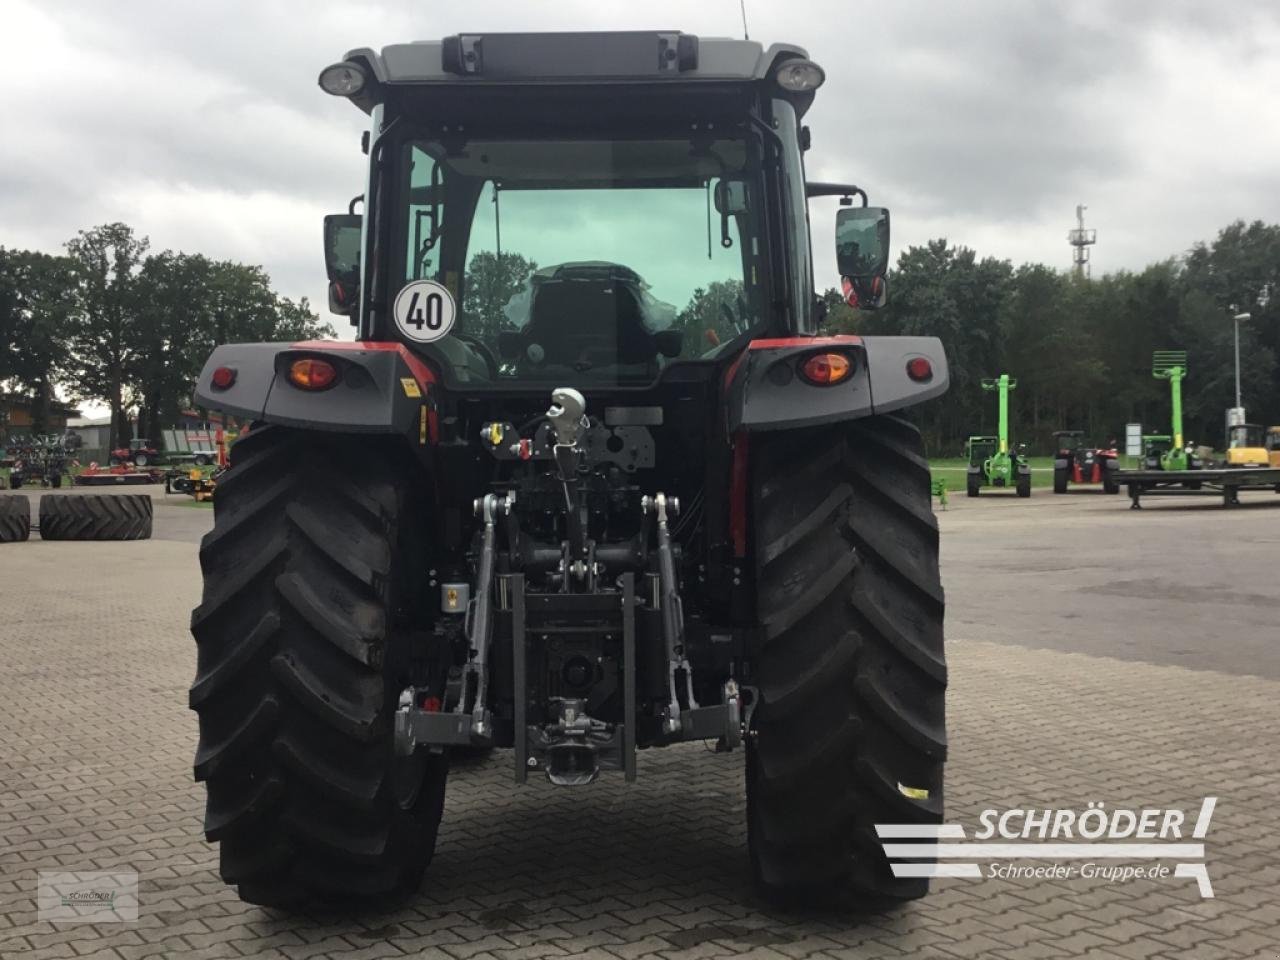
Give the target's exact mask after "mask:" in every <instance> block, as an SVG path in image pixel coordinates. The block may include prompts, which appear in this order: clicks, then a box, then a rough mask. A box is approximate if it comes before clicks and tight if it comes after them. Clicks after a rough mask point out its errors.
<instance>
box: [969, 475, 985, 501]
mask: <svg viewBox="0 0 1280 960" xmlns="http://www.w3.org/2000/svg"><path fill="white" fill-rule="evenodd" d="M981 489H982V480H981V479H980V478H979V477H978V476H977V475H976V474H972V473H971V474H969V475H968V477H967V478H966V482H965V492H966V493H967V494H968V495H969V496H971V497H976V496H977V495H978V491H979V490H981Z"/></svg>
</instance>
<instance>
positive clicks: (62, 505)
mask: <svg viewBox="0 0 1280 960" xmlns="http://www.w3.org/2000/svg"><path fill="white" fill-rule="evenodd" d="M151 511H152V507H151V497H150V496H149V495H148V494H145V493H122V494H114V493H86V494H71V493H66V494H63V493H46V494H45V495H44V496H42V497H41V498H40V539H41V540H148V539H150V537H151Z"/></svg>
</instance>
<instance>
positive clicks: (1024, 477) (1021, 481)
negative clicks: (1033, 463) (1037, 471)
mask: <svg viewBox="0 0 1280 960" xmlns="http://www.w3.org/2000/svg"><path fill="white" fill-rule="evenodd" d="M1016 489H1017V492H1018V496H1020V497H1029V496H1031V474H1029V473H1020V474H1018V480H1017V487H1016Z"/></svg>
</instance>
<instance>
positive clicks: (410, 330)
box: [392, 280, 457, 343]
mask: <svg viewBox="0 0 1280 960" xmlns="http://www.w3.org/2000/svg"><path fill="white" fill-rule="evenodd" d="M392 312H393V313H394V314H395V318H396V326H397V327H399V329H400V332H401V333H403V334H404V335H405V336H406V337H408V338H409V339H410V340H413V341H415V342H416V343H431V342H432V341H433V340H439V339H440V338H441V337H443V336H444V335H445V334H446V333H448V332H449V331H450V330H451V329H452V328H453V321H454V317H455V316H456V315H457V310H456V308H455V304H454V302H453V295H452V294H450V293H449V290H448V288H447V287H445V286H444V285H443V284H439V283H436V282H435V281H434V280H415V281H413V283H408V284H405V286H404V287H402V288H401V289H400V292H399V293H398V294H396V302H395V305H394V307H393V309H392Z"/></svg>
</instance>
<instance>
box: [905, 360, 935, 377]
mask: <svg viewBox="0 0 1280 960" xmlns="http://www.w3.org/2000/svg"><path fill="white" fill-rule="evenodd" d="M907 376H908V377H910V378H911V379H912V380H914V381H915V382H916V383H928V382H929V381H930V380H932V379H933V364H932V363H930V362H929V361H928V359H927V358H925V357H912V358H911V359H910V360H908V361H907Z"/></svg>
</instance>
